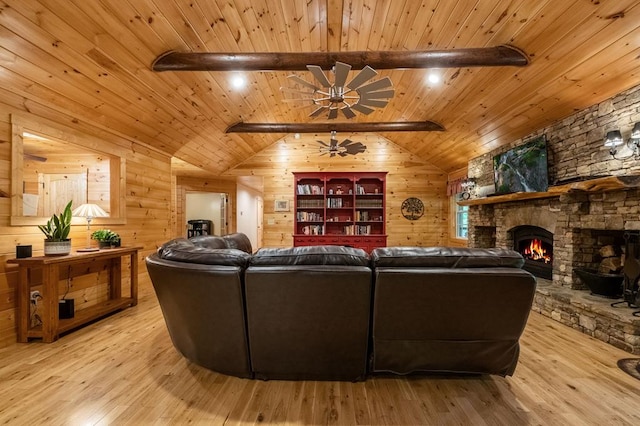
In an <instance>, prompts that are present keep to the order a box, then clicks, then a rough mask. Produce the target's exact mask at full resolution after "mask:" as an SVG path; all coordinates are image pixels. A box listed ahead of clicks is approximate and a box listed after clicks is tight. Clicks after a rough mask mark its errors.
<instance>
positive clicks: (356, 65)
mask: <svg viewBox="0 0 640 426" xmlns="http://www.w3.org/2000/svg"><path fill="white" fill-rule="evenodd" d="M336 62H344V63H346V64H349V65H351V67H352V69H362V68H364V67H365V66H367V65H368V66H370V67H372V68H374V69H376V70H383V69H387V70H389V69H398V68H405V69H407V68H468V67H494V66H519V67H522V66H526V65H528V64H529V59H528V58H527V55H526V54H525V53H524V52H523V51H522V50H520V49H518V48H517V47H514V46H509V45H501V46H494V47H477V48H466V49H451V50H426V51H425V50H423V51H354V52H254V53H240V52H232V53H219V52H166V53H164V54H162V55H160V56H158V57H157V58H156V60H155V61H154V62H153V64H151V69H152V70H153V71H268V70H270V71H306V70H307V65H311V64H313V65H318V66H320V67H322V69H324V70H330V69H331V68H332V67H333V66H334V65H335V63H336Z"/></svg>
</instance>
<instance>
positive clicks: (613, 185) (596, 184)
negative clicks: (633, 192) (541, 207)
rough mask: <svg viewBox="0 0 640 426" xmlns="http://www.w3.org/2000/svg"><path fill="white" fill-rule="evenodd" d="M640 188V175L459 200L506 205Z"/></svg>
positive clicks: (610, 177) (471, 204)
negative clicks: (586, 193) (576, 194)
mask: <svg viewBox="0 0 640 426" xmlns="http://www.w3.org/2000/svg"><path fill="white" fill-rule="evenodd" d="M632 188H640V175H622V176H607V177H600V178H595V179H589V180H582V181H577V182H571V183H566V184H564V185H556V186H551V187H549V190H548V191H546V192H514V193H512V194H505V195H496V196H493V197H483V198H475V199H472V200H461V201H458V204H459V205H461V206H478V205H482V204H497V203H508V202H511V201H522V200H534V199H538V198H553V197H559V196H561V195H562V194H567V193H569V192H577V191H583V192H607V191H620V190H625V189H632Z"/></svg>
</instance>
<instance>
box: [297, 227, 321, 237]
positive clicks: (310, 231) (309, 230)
mask: <svg viewBox="0 0 640 426" xmlns="http://www.w3.org/2000/svg"><path fill="white" fill-rule="evenodd" d="M301 231H302V233H303V234H304V235H324V226H323V225H306V226H303V227H302V228H301Z"/></svg>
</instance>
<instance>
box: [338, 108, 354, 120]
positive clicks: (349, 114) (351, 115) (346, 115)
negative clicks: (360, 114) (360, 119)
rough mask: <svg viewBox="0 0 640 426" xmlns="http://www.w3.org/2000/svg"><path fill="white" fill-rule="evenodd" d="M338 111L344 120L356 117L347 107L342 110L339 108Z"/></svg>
mask: <svg viewBox="0 0 640 426" xmlns="http://www.w3.org/2000/svg"><path fill="white" fill-rule="evenodd" d="M340 111H342V113H343V114H344V116H345V117H346V118H353V117H355V116H356V114H355V113H354V112H353V111H351V108H350V107H348V106H346V107H344V108H340Z"/></svg>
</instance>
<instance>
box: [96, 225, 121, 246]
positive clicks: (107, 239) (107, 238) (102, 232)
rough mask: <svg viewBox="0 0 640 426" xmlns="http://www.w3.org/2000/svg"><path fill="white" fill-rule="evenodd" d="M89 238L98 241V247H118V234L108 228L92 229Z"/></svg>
mask: <svg viewBox="0 0 640 426" xmlns="http://www.w3.org/2000/svg"><path fill="white" fill-rule="evenodd" d="M91 238H92V239H94V240H96V241H97V242H98V245H99V246H100V248H109V247H120V235H119V234H118V233H117V232H113V231H112V230H110V229H98V230H96V231H93V233H92V234H91Z"/></svg>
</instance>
